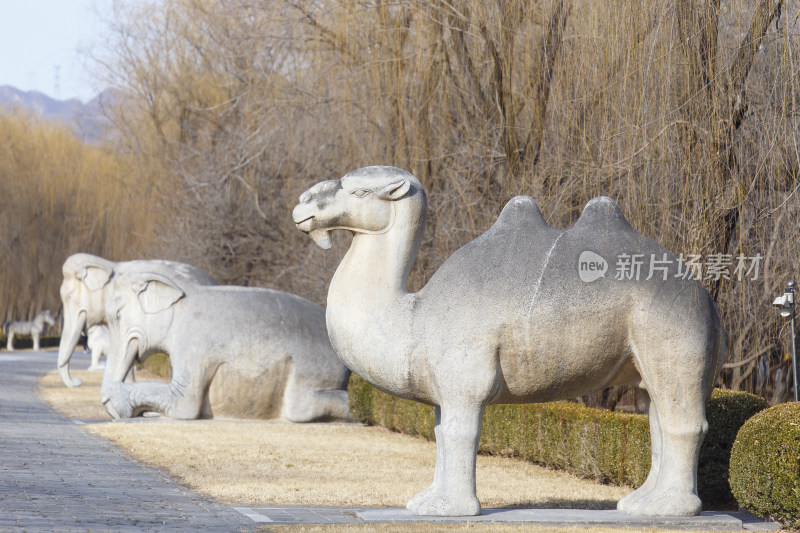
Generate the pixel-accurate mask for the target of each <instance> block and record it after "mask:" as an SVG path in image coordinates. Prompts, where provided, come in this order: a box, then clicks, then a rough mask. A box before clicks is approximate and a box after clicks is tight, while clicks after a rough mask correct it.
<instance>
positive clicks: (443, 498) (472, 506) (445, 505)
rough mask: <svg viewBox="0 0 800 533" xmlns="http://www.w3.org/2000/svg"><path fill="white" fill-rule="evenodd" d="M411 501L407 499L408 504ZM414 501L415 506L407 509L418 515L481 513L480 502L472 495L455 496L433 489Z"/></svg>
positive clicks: (475, 514)
mask: <svg viewBox="0 0 800 533" xmlns="http://www.w3.org/2000/svg"><path fill="white" fill-rule="evenodd" d="M423 492H424V491H423ZM412 501H413V498H412ZM411 503H412V502H411V501H409V504H411ZM414 503H415V507H416V508H415V509H409V510H410V511H411V512H412V513H414V514H415V515H418V516H477V515H479V514H481V503H480V502H479V501H478V498H477V497H475V496H474V495H469V496H461V497H457V496H452V495H448V494H444V493H442V492H439V491H433V492H431V493H429V494H426V495H425V497H424V498H421V499H420V500H419V501H418V502H414Z"/></svg>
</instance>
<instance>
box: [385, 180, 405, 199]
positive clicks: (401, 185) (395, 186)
mask: <svg viewBox="0 0 800 533" xmlns="http://www.w3.org/2000/svg"><path fill="white" fill-rule="evenodd" d="M410 188H411V182H410V181H408V180H407V179H404V180H400V181H396V182H394V183H390V184H389V185H387V186H386V187H384V188H382V189H381V190H379V191H378V192H377V195H378V198H380V199H381V200H390V201H391V200H399V199H400V198H402V197H403V196H405V195H406V193H408V190H409V189H410Z"/></svg>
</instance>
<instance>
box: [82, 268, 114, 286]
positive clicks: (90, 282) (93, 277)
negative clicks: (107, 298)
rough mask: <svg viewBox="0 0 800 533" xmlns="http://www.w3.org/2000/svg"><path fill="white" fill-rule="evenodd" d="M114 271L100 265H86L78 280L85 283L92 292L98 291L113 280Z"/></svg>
mask: <svg viewBox="0 0 800 533" xmlns="http://www.w3.org/2000/svg"><path fill="white" fill-rule="evenodd" d="M113 272H114V271H113V270H111V269H110V268H107V267H102V266H98V265H86V267H85V268H84V269H83V271H82V272H81V273H80V275H79V276H78V278H79V279H80V280H81V281H83V283H84V284H85V285H86V287H87V288H88V289H89V290H90V291H96V290H98V289H102V288H103V287H105V285H106V283H108V280H110V279H111V274H113Z"/></svg>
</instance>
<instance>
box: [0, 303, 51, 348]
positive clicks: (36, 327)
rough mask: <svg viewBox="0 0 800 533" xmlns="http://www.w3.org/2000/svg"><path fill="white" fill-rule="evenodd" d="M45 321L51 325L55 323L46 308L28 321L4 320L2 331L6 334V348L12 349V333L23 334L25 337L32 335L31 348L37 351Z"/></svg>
mask: <svg viewBox="0 0 800 533" xmlns="http://www.w3.org/2000/svg"><path fill="white" fill-rule="evenodd" d="M45 323H47V324H50V325H51V326H55V325H56V321H55V319H54V318H53V315H52V313H50V311H48V310H44V311H42V312H41V313H39V314H38V315H36V318H34V319H33V320H31V321H30V322H23V321H11V322H6V323H5V324H3V333H5V334H6V335H7V336H8V344H7V345H6V348H8V350H9V351H10V350H13V349H14V335H24V336H26V337H33V349H34V350H37V351H38V350H39V337H40V336H41V335H42V332H43V331H44V327H45Z"/></svg>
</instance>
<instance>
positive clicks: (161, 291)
mask: <svg viewBox="0 0 800 533" xmlns="http://www.w3.org/2000/svg"><path fill="white" fill-rule="evenodd" d="M134 291H136V294H137V297H138V298H139V305H141V306H142V310H143V311H144V312H145V313H149V314H152V313H158V312H160V311H165V310H167V309H169V308H170V307H172V306H173V305H174V304H175V303H176V302H177V301H178V300H180V299H181V298H183V297H184V296H186V293H185V292H183V290H182V289H181V288H180V287H178V286H177V285H175V283H173V282H172V281H171V280H169V279H167V278H165V277H163V276H159V275H157V274H152V275H150V276H148V277H145V278H142V279H140V280H139V281H138V283H136V284H135V285H134Z"/></svg>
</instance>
